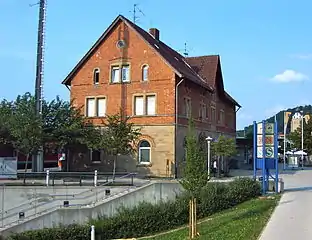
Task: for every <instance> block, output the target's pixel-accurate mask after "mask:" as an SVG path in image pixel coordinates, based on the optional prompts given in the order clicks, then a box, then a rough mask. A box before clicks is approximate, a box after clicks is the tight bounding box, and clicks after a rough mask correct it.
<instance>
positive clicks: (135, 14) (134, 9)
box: [130, 3, 145, 23]
mask: <svg viewBox="0 0 312 240" xmlns="http://www.w3.org/2000/svg"><path fill="white" fill-rule="evenodd" d="M138 5H139V4H138V3H135V4H133V11H132V13H133V23H136V21H137V19H139V18H140V17H139V16H137V13H138V12H139V13H141V14H142V16H144V17H145V13H144V12H143V11H142V10H141V9H140V8H138ZM130 12H131V11H130Z"/></svg>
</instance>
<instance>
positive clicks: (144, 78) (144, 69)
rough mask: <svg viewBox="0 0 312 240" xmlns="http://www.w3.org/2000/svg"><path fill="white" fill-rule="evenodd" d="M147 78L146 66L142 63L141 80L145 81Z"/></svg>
mask: <svg viewBox="0 0 312 240" xmlns="http://www.w3.org/2000/svg"><path fill="white" fill-rule="evenodd" d="M147 80H148V66H147V65H144V66H143V67H142V81H147Z"/></svg>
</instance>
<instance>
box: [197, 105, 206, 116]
mask: <svg viewBox="0 0 312 240" xmlns="http://www.w3.org/2000/svg"><path fill="white" fill-rule="evenodd" d="M199 106H200V107H199V118H200V119H204V118H206V105H205V104H203V103H201V104H200V105H199Z"/></svg>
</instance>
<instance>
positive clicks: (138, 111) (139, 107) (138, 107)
mask: <svg viewBox="0 0 312 240" xmlns="http://www.w3.org/2000/svg"><path fill="white" fill-rule="evenodd" d="M134 107H135V109H134V114H135V115H143V112H144V111H143V109H144V103H143V97H135V106H134Z"/></svg>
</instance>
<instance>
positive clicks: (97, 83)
mask: <svg viewBox="0 0 312 240" xmlns="http://www.w3.org/2000/svg"><path fill="white" fill-rule="evenodd" d="M96 74H97V75H98V79H97V80H98V81H95V80H96V77H95V76H96ZM93 84H94V85H99V84H100V69H99V68H95V69H94V70H93Z"/></svg>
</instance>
